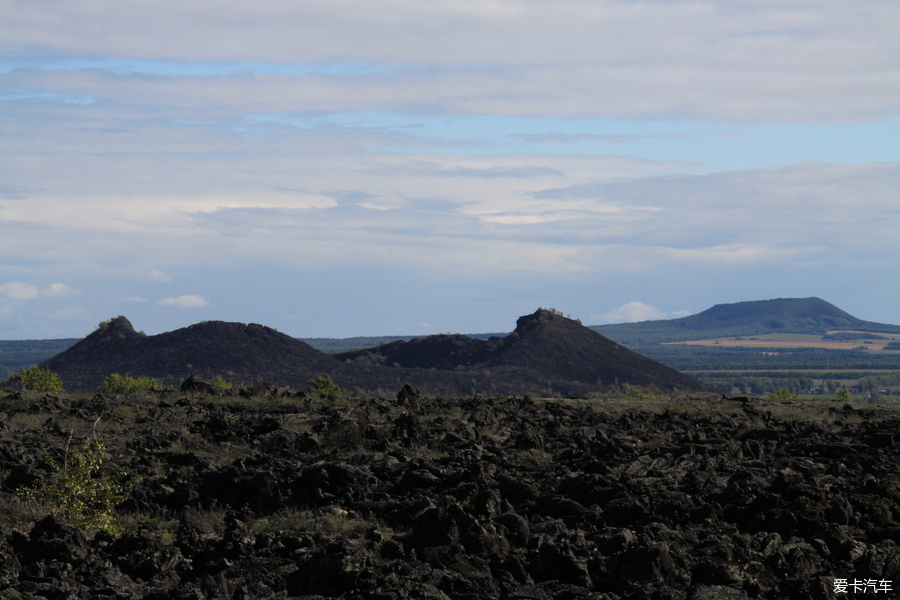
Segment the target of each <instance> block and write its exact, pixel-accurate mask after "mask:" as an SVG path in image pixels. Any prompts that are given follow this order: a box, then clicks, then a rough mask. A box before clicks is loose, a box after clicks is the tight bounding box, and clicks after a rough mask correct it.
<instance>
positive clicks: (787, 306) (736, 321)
mask: <svg viewBox="0 0 900 600" xmlns="http://www.w3.org/2000/svg"><path fill="white" fill-rule="evenodd" d="M591 329H593V330H594V331H596V332H598V333H601V334H603V335H605V336H607V337H609V338H611V339H614V340H616V341H617V342H619V343H623V344H626V345H640V344H648V343H659V342H678V341H684V340H696V339H709V338H715V337H731V336H747V335H765V334H767V333H808V334H824V333H826V332H828V331H831V330H835V329H848V330H855V331H874V332H886V333H900V326H898V325H888V324H883V323H873V322H870V321H863V320H862V319H857V318H856V317H854V316H853V315H851V314H850V313H848V312H845V311H843V310H841V309H840V308H838V307H836V306H835V305H833V304H831V303H829V302H826V301H825V300H822V299H821V298H776V299H774V300H756V301H751V302H737V303H734V304H717V305H715V306H713V307H712V308H709V309H707V310H705V311H703V312H701V313H698V314H696V315H691V316H689V317H682V318H680V319H669V320H661V321H643V322H641V323H622V324H617V325H595V326H592V327H591Z"/></svg>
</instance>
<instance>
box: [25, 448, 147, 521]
mask: <svg viewBox="0 0 900 600" xmlns="http://www.w3.org/2000/svg"><path fill="white" fill-rule="evenodd" d="M105 450H106V447H105V446H104V445H103V443H101V442H92V443H88V444H85V445H84V446H82V447H81V448H79V449H77V450H74V451H72V452H67V453H66V456H65V459H64V460H63V463H62V464H59V463H57V462H56V461H54V460H53V459H52V458H51V459H50V464H51V466H52V467H53V472H52V473H50V474H48V475H45V476H44V477H42V478H41V479H39V480H38V481H37V482H36V483H35V484H34V485H33V486H30V487H21V488H19V489H18V492H19V493H20V494H21V495H22V496H23V497H24V498H25V500H26V501H27V502H28V504H29V505H30V507H31V510H32V514H33V515H34V516H35V518H37V515H38V514H39V513H48V514H52V515H56V516H59V517H62V518H64V519H65V520H66V521H67V522H68V523H69V524H71V525H74V526H76V527H79V528H81V529H83V530H85V531H87V532H94V531H97V530H100V529H102V530H104V531H109V532H110V533H114V534H118V533H121V528H120V527H119V526H118V525H117V524H116V523H115V506H116V505H117V504H121V503H122V502H125V501H126V500H128V499H129V498H130V497H131V494H130V493H129V486H128V485H127V484H126V483H125V481H124V475H123V474H119V475H107V476H100V468H101V466H102V464H103V452H104V451H105Z"/></svg>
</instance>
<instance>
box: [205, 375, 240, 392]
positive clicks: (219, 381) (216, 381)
mask: <svg viewBox="0 0 900 600" xmlns="http://www.w3.org/2000/svg"><path fill="white" fill-rule="evenodd" d="M209 383H210V385H214V386H216V387H218V388H222V389H223V390H230V389H234V386H233V385H231V384H230V383H228V382H227V381H225V379H224V378H223V377H222V376H221V375H214V376H213V377H212V378H210V380H209Z"/></svg>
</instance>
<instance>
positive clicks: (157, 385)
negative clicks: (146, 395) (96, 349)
mask: <svg viewBox="0 0 900 600" xmlns="http://www.w3.org/2000/svg"><path fill="white" fill-rule="evenodd" d="M164 387H165V386H163V382H162V381H161V380H159V379H154V378H153V377H143V376H141V377H132V376H131V375H129V374H125V375H120V374H118V373H113V374H112V375H110V376H109V377H107V378H106V379H105V380H104V381H103V383H102V384H101V385H100V387H99V388H97V393H98V394H107V395H113V394H133V393H135V392H140V391H143V390H161V389H164Z"/></svg>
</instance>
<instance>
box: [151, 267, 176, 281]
mask: <svg viewBox="0 0 900 600" xmlns="http://www.w3.org/2000/svg"><path fill="white" fill-rule="evenodd" d="M147 279H149V280H150V281H156V282H159V283H172V282H173V281H174V279H172V278H171V277H169V276H168V275H166V274H165V273H163V272H162V271H160V270H159V269H150V273H149V275H148V276H147Z"/></svg>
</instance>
